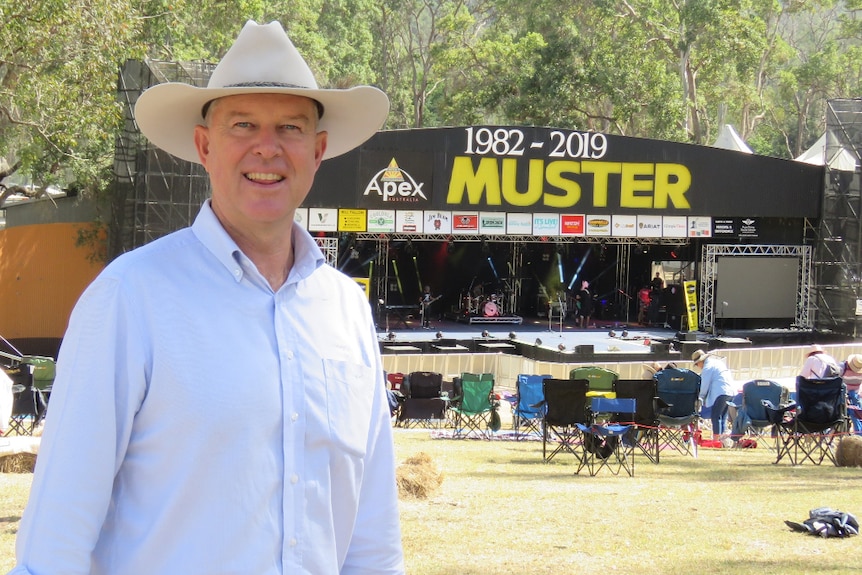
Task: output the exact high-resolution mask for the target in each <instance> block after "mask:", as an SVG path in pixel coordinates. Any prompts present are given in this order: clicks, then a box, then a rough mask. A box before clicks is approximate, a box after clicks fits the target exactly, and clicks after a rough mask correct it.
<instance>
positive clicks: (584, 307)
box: [575, 280, 593, 328]
mask: <svg viewBox="0 0 862 575" xmlns="http://www.w3.org/2000/svg"><path fill="white" fill-rule="evenodd" d="M575 299H576V300H577V307H578V317H577V322H578V327H581V328H587V327H590V316H592V315H593V296H592V294H591V293H590V282H588V281H586V280H584V281H582V282H581V289H580V291H578V295H577V296H575Z"/></svg>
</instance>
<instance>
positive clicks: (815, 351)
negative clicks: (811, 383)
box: [799, 344, 841, 379]
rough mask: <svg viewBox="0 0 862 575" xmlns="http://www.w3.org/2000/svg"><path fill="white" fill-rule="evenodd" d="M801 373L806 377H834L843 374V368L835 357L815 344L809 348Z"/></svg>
mask: <svg viewBox="0 0 862 575" xmlns="http://www.w3.org/2000/svg"><path fill="white" fill-rule="evenodd" d="M799 375H801V376H802V377H804V378H805V379H832V378H833V377H838V376H839V375H841V368H840V366H839V365H838V361H837V360H836V359H835V358H834V357H832V356H831V355H829V354H828V353H826V352H825V351H824V350H823V348H822V347H821V346H819V345H817V344H815V345H812V346H811V349H809V350H808V355H806V356H805V363H803V364H802V370H801V371H800V372H799Z"/></svg>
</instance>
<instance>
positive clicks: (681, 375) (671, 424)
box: [654, 367, 701, 457]
mask: <svg viewBox="0 0 862 575" xmlns="http://www.w3.org/2000/svg"><path fill="white" fill-rule="evenodd" d="M654 378H655V382H656V393H657V395H658V397H659V399H660V400H661V401H663V402H664V406H661V407H659V408H658V410H657V415H658V422H659V430H658V431H659V444H660V446H662V447H665V446H666V447H669V448H671V449H673V450H674V451H678V452H680V453H682V454H684V455H691V456H692V457H697V432H698V424H699V422H700V403H701V402H700V375H699V374H697V373H695V372H694V371H691V370H690V369H682V368H678V367H667V368H665V369H663V370H661V371H659V372H658V373H656V374H655V376H654Z"/></svg>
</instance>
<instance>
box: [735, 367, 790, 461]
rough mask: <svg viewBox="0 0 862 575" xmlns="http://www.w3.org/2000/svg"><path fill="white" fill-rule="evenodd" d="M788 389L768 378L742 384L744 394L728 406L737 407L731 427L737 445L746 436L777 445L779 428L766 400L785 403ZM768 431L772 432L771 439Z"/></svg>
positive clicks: (778, 403) (770, 444)
mask: <svg viewBox="0 0 862 575" xmlns="http://www.w3.org/2000/svg"><path fill="white" fill-rule="evenodd" d="M787 396H788V390H787V388H786V387H784V386H783V385H781V384H779V383H776V382H774V381H770V380H768V379H754V380H752V381H747V382H745V383H744V384H743V386H742V394H741V396H740V397H739V399H738V400H737V399H734V401H733V402H728V404H727V405H728V406H729V407H732V408H735V409H736V416H735V417H734V418H733V425H732V427H731V433H730V435H731V438H732V439H733V441H734V443H736V444H737V445H738V444H739V442H740V441H741V440H742V439H745V438H746V436H749V437H752V438H754V439H760V440H761V442H762V443H763V444H764V445H767V446H770V447H774V446H775V440H774V437H775V434H776V433H777V430H775V427H774V426H773V424H772V421H771V420H770V419H769V415H768V414H767V413H766V406H765V405H764V404H763V402H764V401H766V402H769V403H770V404H772V405H776V406H777V405H783V404H785V403H787ZM767 432H769V433H771V434H772V437H771V438H770V440H769V441H766V439H767Z"/></svg>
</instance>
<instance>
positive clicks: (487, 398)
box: [452, 373, 500, 439]
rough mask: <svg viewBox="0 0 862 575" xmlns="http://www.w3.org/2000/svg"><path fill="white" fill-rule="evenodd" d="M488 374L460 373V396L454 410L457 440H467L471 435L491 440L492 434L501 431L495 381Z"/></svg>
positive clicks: (456, 399)
mask: <svg viewBox="0 0 862 575" xmlns="http://www.w3.org/2000/svg"><path fill="white" fill-rule="evenodd" d="M489 375H490V374H482V375H479V374H475V373H463V374H461V389H460V395H459V396H458V397H457V398H455V401H454V402H453V407H452V412H453V413H454V414H455V432H454V434H453V437H454V438H457V439H464V438H466V437H468V436H470V435H471V434H472V435H474V436H476V435H478V437H480V438H482V439H491V434H492V433H493V432H494V431H497V430H499V429H500V414H499V413H497V407H498V405H497V401H496V399H495V398H494V396H493V393H494V378H493V377H489ZM483 376H484V377H483ZM495 428H496V429H495Z"/></svg>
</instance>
